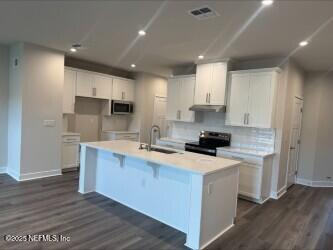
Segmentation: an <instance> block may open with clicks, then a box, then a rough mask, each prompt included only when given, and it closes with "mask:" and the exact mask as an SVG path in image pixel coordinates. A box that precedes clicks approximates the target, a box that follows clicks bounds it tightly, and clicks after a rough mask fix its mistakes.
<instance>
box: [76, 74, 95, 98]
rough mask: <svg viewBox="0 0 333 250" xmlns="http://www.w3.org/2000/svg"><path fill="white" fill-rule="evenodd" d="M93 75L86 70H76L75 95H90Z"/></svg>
mask: <svg viewBox="0 0 333 250" xmlns="http://www.w3.org/2000/svg"><path fill="white" fill-rule="evenodd" d="M92 83H93V75H92V74H90V73H86V72H81V71H78V72H77V75H76V95H77V96H85V97H92V94H93V93H92V92H93V89H92V87H93V84H92Z"/></svg>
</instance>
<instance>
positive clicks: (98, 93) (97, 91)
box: [93, 75, 112, 99]
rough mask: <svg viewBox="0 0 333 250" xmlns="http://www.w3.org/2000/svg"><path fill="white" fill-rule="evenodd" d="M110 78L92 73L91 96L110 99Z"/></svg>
mask: <svg viewBox="0 0 333 250" xmlns="http://www.w3.org/2000/svg"><path fill="white" fill-rule="evenodd" d="M111 88H112V78H111V77H107V76H102V75H94V85H93V97H95V98H101V99H111Z"/></svg>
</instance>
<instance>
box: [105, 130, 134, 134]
mask: <svg viewBox="0 0 333 250" xmlns="http://www.w3.org/2000/svg"><path fill="white" fill-rule="evenodd" d="M102 132H103V133H116V134H138V133H139V132H138V131H128V130H103V131H102Z"/></svg>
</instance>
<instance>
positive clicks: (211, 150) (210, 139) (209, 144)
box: [185, 131, 231, 156]
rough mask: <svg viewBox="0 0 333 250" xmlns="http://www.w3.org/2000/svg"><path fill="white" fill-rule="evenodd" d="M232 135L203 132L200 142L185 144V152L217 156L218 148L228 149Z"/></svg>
mask: <svg viewBox="0 0 333 250" xmlns="http://www.w3.org/2000/svg"><path fill="white" fill-rule="evenodd" d="M230 142H231V134H228V133H219V132H211V131H201V132H200V135H199V141H198V142H188V143H185V151H189V152H193V153H199V154H204V155H211V156H216V151H217V150H216V148H219V147H228V146H230Z"/></svg>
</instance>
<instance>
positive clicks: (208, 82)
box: [194, 62, 228, 105]
mask: <svg viewBox="0 0 333 250" xmlns="http://www.w3.org/2000/svg"><path fill="white" fill-rule="evenodd" d="M227 70H228V64H227V62H217V63H207V64H199V65H197V73H196V83H195V94H194V104H195V105H225V94H226V93H225V89H226V83H227Z"/></svg>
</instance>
